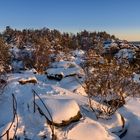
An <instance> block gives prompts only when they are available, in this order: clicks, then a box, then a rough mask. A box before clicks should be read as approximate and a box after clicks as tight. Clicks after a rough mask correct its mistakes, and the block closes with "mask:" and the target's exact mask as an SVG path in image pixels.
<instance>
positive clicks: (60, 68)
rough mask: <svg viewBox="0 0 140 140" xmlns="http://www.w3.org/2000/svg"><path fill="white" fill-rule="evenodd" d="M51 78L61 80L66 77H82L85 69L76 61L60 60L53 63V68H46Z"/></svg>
mask: <svg viewBox="0 0 140 140" xmlns="http://www.w3.org/2000/svg"><path fill="white" fill-rule="evenodd" d="M46 73H47V77H48V78H49V79H56V80H61V79H62V78H64V77H69V76H75V75H77V76H78V77H82V76H83V75H84V71H83V69H82V68H81V67H80V66H78V65H77V64H76V63H74V62H70V61H60V62H55V63H53V64H52V68H49V69H47V70H46Z"/></svg>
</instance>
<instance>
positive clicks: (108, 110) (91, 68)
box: [84, 50, 139, 116]
mask: <svg viewBox="0 0 140 140" xmlns="http://www.w3.org/2000/svg"><path fill="white" fill-rule="evenodd" d="M84 70H85V73H86V79H85V85H86V86H85V89H86V92H87V94H88V96H89V106H90V108H91V109H92V110H93V108H94V107H93V106H92V99H93V98H94V99H96V101H97V102H99V105H98V116H99V115H106V116H110V115H112V114H114V113H115V111H116V110H117V109H118V108H119V107H121V106H123V104H125V97H127V96H129V95H134V94H136V91H137V90H136V89H138V87H139V85H137V84H135V83H134V82H133V77H132V74H133V68H132V67H130V65H129V63H128V61H127V60H122V61H121V62H118V61H117V60H116V59H112V60H111V61H108V60H107V59H103V58H102V57H101V56H100V55H97V54H96V53H95V52H94V51H93V52H92V51H91V50H90V52H88V53H87V59H86V63H85V65H84ZM94 111H95V109H94Z"/></svg>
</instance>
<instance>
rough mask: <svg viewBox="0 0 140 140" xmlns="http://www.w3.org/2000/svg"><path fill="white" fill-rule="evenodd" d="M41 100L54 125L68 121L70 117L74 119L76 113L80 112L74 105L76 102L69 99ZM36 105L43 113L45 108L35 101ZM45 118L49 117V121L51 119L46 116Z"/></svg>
mask: <svg viewBox="0 0 140 140" xmlns="http://www.w3.org/2000/svg"><path fill="white" fill-rule="evenodd" d="M42 100H43V101H44V103H45V105H46V106H47V108H48V110H49V112H50V114H51V116H52V119H53V122H54V123H56V124H61V123H63V121H68V120H70V119H71V118H72V117H75V116H76V115H77V114H78V112H80V108H79V106H78V104H77V103H76V101H74V100H70V99H47V98H45V99H44V98H42ZM36 103H37V104H38V106H39V107H40V108H42V110H43V111H44V112H46V111H45V107H43V105H42V104H41V103H40V100H37V101H36ZM47 116H48V117H49V119H50V121H51V118H50V116H49V115H48V114H47Z"/></svg>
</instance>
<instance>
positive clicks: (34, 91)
mask: <svg viewBox="0 0 140 140" xmlns="http://www.w3.org/2000/svg"><path fill="white" fill-rule="evenodd" d="M74 54H75V58H76V59H75V62H68V61H60V62H59V63H54V64H52V67H51V68H50V69H48V71H47V74H50V75H56V74H61V73H63V76H64V77H62V79H61V80H60V81H58V80H55V79H49V78H47V75H45V74H44V75H39V74H35V73H34V72H35V71H34V70H30V71H22V72H21V73H14V74H9V75H8V77H9V78H8V85H7V86H6V88H5V89H4V92H3V93H2V94H1V95H0V135H3V134H4V133H5V132H7V130H8V128H9V127H10V126H11V127H10V129H9V131H8V132H9V138H13V136H14V133H15V131H16V136H17V138H19V139H20V140H25V139H26V140H51V139H52V131H54V134H55V135H56V136H57V138H58V140H120V139H122V140H139V139H140V109H139V106H140V98H133V97H129V98H127V100H126V104H125V105H124V106H123V107H121V108H120V109H119V110H118V111H117V112H116V113H115V114H114V115H112V116H111V117H110V118H108V119H103V118H99V119H97V117H96V114H95V112H93V111H92V110H91V109H90V107H89V105H88V97H87V95H86V93H85V90H84V88H83V87H82V86H81V83H82V82H83V79H84V72H83V71H82V68H81V67H80V65H79V64H80V61H81V59H80V58H81V57H83V55H84V52H80V53H78V52H75V53H74ZM14 97H15V98H16V101H17V106H16V103H15V102H14V104H13V101H14V100H13V99H14ZM42 102H43V103H44V104H43V103H42ZM92 103H93V104H94V106H93V107H94V108H95V109H96V107H97V106H98V104H99V103H98V102H96V101H95V100H92ZM15 107H16V110H13V108H15ZM46 107H47V109H46ZM13 113H14V114H15V115H16V116H15V117H14V116H13V115H14V114H13ZM13 117H14V118H13ZM11 124H12V125H11ZM52 124H54V125H55V126H54V127H52ZM16 129H17V130H16ZM8 132H7V133H8ZM1 139H2V140H6V139H7V135H4V137H2V138H1Z"/></svg>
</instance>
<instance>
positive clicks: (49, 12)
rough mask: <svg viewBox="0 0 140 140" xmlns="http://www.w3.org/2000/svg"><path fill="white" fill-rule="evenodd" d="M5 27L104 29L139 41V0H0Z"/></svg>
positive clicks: (0, 18) (0, 27)
mask: <svg viewBox="0 0 140 140" xmlns="http://www.w3.org/2000/svg"><path fill="white" fill-rule="evenodd" d="M6 26H10V27H12V28H17V29H23V28H43V27H47V28H50V29H58V30H60V31H62V32H72V33H76V32H79V31H81V30H84V29H86V30H88V31H106V32H108V33H110V34H114V35H116V36H117V37H119V38H120V39H126V40H129V41H140V0H1V1H0V31H3V30H4V29H5V27H6Z"/></svg>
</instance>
